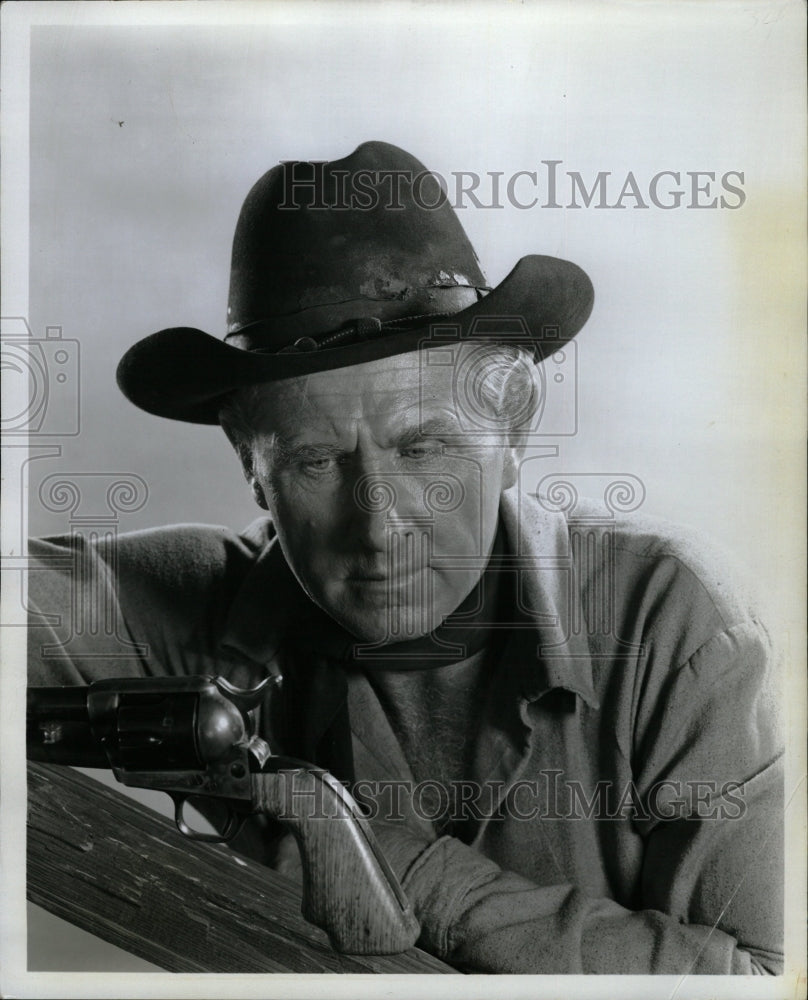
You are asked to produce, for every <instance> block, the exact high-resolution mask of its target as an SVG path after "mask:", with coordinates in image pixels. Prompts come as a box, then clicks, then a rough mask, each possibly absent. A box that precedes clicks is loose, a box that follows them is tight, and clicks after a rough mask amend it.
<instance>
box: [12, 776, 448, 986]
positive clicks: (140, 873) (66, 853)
mask: <svg viewBox="0 0 808 1000" xmlns="http://www.w3.org/2000/svg"><path fill="white" fill-rule="evenodd" d="M28 800H29V809H28V898H29V899H30V900H31V901H32V902H33V903H36V904H37V905H39V906H41V907H43V908H44V909H46V910H48V911H50V912H51V913H53V914H55V915H56V916H58V917H62V918H63V919H64V920H67V921H69V922H70V923H72V924H76V925H77V926H78V927H81V928H82V929H83V930H86V931H89V932H90V933H91V934H95V935H96V936H97V937H100V938H103V939H104V940H106V941H109V942H111V943H112V944H115V945H117V946H118V947H119V948H123V949H125V950H126V951H129V952H131V953H132V954H134V955H138V956H139V957H140V958H144V959H146V960H147V961H149V962H153V963H154V964H155V965H158V966H160V967H161V968H163V969H167V970H169V971H171V972H253V973H255V972H303V973H307V972H308V973H311V972H314V973H317V972H349V973H398V974H400V973H452V972H455V971H456V970H454V969H452V968H451V967H450V966H447V965H445V964H444V963H443V962H440V961H439V960H438V959H436V958H433V957H432V956H431V955H427V954H426V953H425V952H422V951H419V950H418V949H411V950H410V951H407V952H404V953H402V954H400V955H385V956H368V955H340V954H338V953H337V952H335V951H334V950H333V949H332V948H331V946H330V945H329V943H328V938H327V937H326V935H325V934H324V933H323V932H322V931H320V930H319V929H318V928H316V927H314V926H313V925H312V924H309V923H308V922H307V921H305V920H304V919H303V917H302V916H301V914H300V899H299V896H298V892H297V889H296V887H295V885H294V883H292V882H290V881H289V880H288V879H286V878H284V877H283V876H281V875H279V874H278V873H277V872H274V871H272V869H269V868H266V867H264V866H262V865H259V864H258V863H256V862H254V861H251V860H249V859H247V858H243V857H241V856H240V855H237V854H235V853H234V852H233V851H230V850H228V849H227V848H226V847H223V846H221V845H215V844H205V843H198V842H196V841H190V840H187V839H186V838H184V837H181V836H180V834H179V833H177V831H176V830H175V828H174V826H173V824H171V823H170V822H169V821H168V820H166V819H164V818H163V817H161V816H158V815H157V814H156V813H154V812H152V811H151V810H150V809H147V808H145V807H143V806H141V805H139V804H138V803H136V802H134V801H132V799H131V798H129V797H127V796H124V795H122V794H121V793H120V792H117V791H116V790H115V789H111V788H107V787H106V786H104V785H101V784H100V783H99V782H97V781H93V780H92V779H91V778H87V777H86V776H84V775H83V774H80V773H79V772H77V771H74V770H72V769H71V768H64V767H54V766H52V765H47V764H34V763H29V764H28Z"/></svg>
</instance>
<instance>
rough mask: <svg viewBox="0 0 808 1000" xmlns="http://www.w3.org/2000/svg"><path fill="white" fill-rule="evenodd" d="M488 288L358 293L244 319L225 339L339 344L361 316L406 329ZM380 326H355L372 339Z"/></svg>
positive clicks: (249, 345) (269, 346) (274, 350)
mask: <svg viewBox="0 0 808 1000" xmlns="http://www.w3.org/2000/svg"><path fill="white" fill-rule="evenodd" d="M488 291H489V289H488V288H485V287H480V288H476V287H471V286H461V285H457V286H454V287H451V288H430V289H417V290H413V292H412V293H411V294H409V295H407V296H406V297H405V298H401V299H371V298H366V297H363V298H356V299H351V300H348V301H342V302H337V303H334V304H329V305H324V306H315V307H312V308H310V309H303V310H301V311H300V312H296V313H288V314H284V315H282V316H270V317H267V318H265V319H261V320H256V321H255V322H252V323H248V324H243V325H241V326H239V327H238V328H237V329H231V332H230V333H228V334H227V336H226V337H225V342H226V343H228V344H230V345H231V346H232V347H238V348H240V349H241V350H244V351H254V352H260V353H261V354H279V353H281V352H282V351H284V352H285V351H286V349H288V348H290V347H291V346H292V345H293V344H294V343H296V342H297V341H298V340H301V339H304V338H305V339H307V340H312V341H314V343H315V344H316V345H317V346H318V347H320V346H322V347H326V346H328V347H336V346H338V345H339V346H341V345H342V344H343V343H346V342H347V341H348V340H349V339H350V337H351V334H350V331H349V329H348V328H349V327H356V326H357V324H359V323H360V321H361V320H371V321H372V323H373V324H376V323H379V324H381V330H401V329H406V324H407V323H409V322H417V323H419V324H422V323H423V321H424V320H425V319H429V318H430V317H435V318H436V319H439V318H441V317H444V316H450V315H452V314H453V313H456V312H460V311H462V310H463V309H467V308H468V307H469V306H471V305H474V303H475V302H478V301H479V300H480V299H481V298H483V297H484V296H485V295H486V294H487V293H488ZM378 332H379V330H378V329H377V328H376V327H375V325H374V326H373V327H372V328H371V327H367V328H365V327H362V328H359V327H357V331H356V333H358V337H359V339H368V337H370V336H372V335H374V334H376V333H378ZM356 333H355V334H354V336H355V335H356ZM332 338H335V339H332ZM326 340H327V341H328V343H327V344H326V343H325V341H326ZM309 349H311V348H309Z"/></svg>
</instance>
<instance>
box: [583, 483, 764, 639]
mask: <svg viewBox="0 0 808 1000" xmlns="http://www.w3.org/2000/svg"><path fill="white" fill-rule="evenodd" d="M566 523H567V530H568V531H569V533H570V536H571V537H572V536H574V535H576V534H577V535H578V536H580V535H581V534H584V535H587V534H588V535H589V536H590V541H591V539H592V538H597V539H598V546H599V548H600V553H601V556H600V559H599V560H597V561H596V562H595V565H594V571H593V570H592V569H590V566H589V565H588V563H591V562H592V560H591V559H590V560H587V559H586V557H585V556H582V557H581V558H580V560H579V562H580V563H581V569H582V585H583V586H584V587H586V588H592V587H596V586H602V585H603V578H604V576H605V575H606V574H608V575H609V577H610V579H613V581H614V585H613V592H614V594H615V597H616V598H618V603H622V604H623V605H624V607H627V606H629V605H630V606H631V607H632V608H633V609H641V610H642V615H643V617H644V618H645V619H646V621H647V623H648V624H649V625H650V624H651V623H652V622H654V621H656V622H657V624H662V623H663V621H667V622H668V623H670V622H671V620H675V621H678V623H679V625H680V627H681V628H682V630H686V631H693V632H699V631H702V630H705V632H709V631H716V632H718V631H727V630H732V629H734V628H735V627H736V626H740V625H743V624H745V623H751V622H760V620H761V619H762V618H764V617H765V615H764V614H763V613H762V611H761V606H760V599H759V596H758V595H757V594H756V593H755V590H754V586H753V584H752V582H751V581H750V579H749V576H748V574H747V573H746V572H745V571H744V569H743V567H742V566H741V565H740V563H739V560H738V559H737V557H735V556H733V555H732V554H731V553H730V552H729V551H727V549H726V548H724V547H723V546H722V545H721V544H720V543H718V542H716V541H715V539H713V538H710V537H708V536H707V535H706V533H705V532H704V531H701V530H699V529H697V528H694V527H692V526H689V525H684V524H680V523H677V522H675V521H670V520H668V519H666V518H662V517H655V516H652V515H649V514H644V513H640V512H639V511H633V512H620V511H613V510H608V509H607V508H605V507H604V505H603V504H602V503H598V502H597V501H589V500H585V501H584V500H582V501H580V502H579V504H577V505H576V509H575V511H574V512H573V514H572V515H569V514H568V515H567V517H566ZM575 548H576V551H578V552H579V553H584V552H585V551H586V546H585V545H584V544H581V540H580V537H579V542H578V544H577V546H576V547H575ZM590 549H591V544H590ZM597 577H599V579H597Z"/></svg>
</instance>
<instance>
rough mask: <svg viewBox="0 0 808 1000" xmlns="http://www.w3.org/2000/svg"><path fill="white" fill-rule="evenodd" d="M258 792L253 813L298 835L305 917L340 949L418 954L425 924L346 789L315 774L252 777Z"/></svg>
mask: <svg viewBox="0 0 808 1000" xmlns="http://www.w3.org/2000/svg"><path fill="white" fill-rule="evenodd" d="M275 760H276V761H277V760H278V759H277V758H276V759H275ZM287 760H288V758H287ZM289 763H292V762H291V761H289ZM295 763H296V762H295ZM274 766H275V767H277V764H275V765H274ZM252 784H253V789H252V791H253V808H254V811H255V812H264V813H267V814H269V815H271V816H272V817H274V818H275V819H279V820H280V821H281V822H283V823H284V824H285V825H286V826H287V827H288V828H289V829H290V830H291V832H292V833H293V834H294V837H295V840H296V841H297V845H298V848H299V850H300V858H301V862H302V867H303V905H302V912H303V916H304V917H305V918H306V919H307V920H309V921H310V922H311V923H313V924H316V925H317V926H318V927H320V928H322V930H324V931H325V932H326V933H327V934H328V937H329V939H330V941H331V944H332V946H333V947H334V949H335V950H336V951H340V952H344V953H348V954H355V955H392V954H395V953H397V952H401V951H406V950H407V949H408V948H412V947H413V945H414V944H415V941H416V939H417V938H418V934H419V933H420V926H419V924H418V921H417V920H416V918H415V915H414V914H413V912H412V908H411V907H410V904H409V903H408V901H407V898H406V896H405V895H404V892H403V890H402V889H401V886H400V885H399V883H398V880H397V879H396V877H395V875H394V874H393V872H392V870H391V869H390V866H389V865H388V864H387V862H386V860H385V859H384V856H383V855H382V854H381V851H380V849H379V847H378V845H377V844H376V840H375V837H374V836H373V832H372V831H371V829H370V826H369V825H368V823H367V821H366V820H365V819H364V818H363V817H362V816H361V815H360V813H359V810H358V807H357V805H356V803H355V802H354V800H353V799H352V798H351V796H350V795H349V794H348V792H347V791H346V790H345V789H344V788H343V786H342V785H341V784H340V783H339V782H338V781H337V780H336V779H335V778H334V777H332V775H330V774H329V773H328V772H327V771H319V770H313V769H311V768H310V766H309V767H289V768H288V769H284V770H277V771H275V770H273V771H271V772H267V771H265V772H262V773H260V774H253V775H252Z"/></svg>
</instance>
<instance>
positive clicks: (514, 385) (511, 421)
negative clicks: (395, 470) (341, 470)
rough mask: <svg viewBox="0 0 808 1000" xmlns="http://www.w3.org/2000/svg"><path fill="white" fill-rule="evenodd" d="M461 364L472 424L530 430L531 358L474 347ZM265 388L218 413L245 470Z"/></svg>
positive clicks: (233, 397) (239, 395) (535, 382)
mask: <svg viewBox="0 0 808 1000" xmlns="http://www.w3.org/2000/svg"><path fill="white" fill-rule="evenodd" d="M469 346H471V350H469V351H467V352H465V353H464V354H463V355H462V356H461V357H460V358H459V359H458V365H457V389H458V394H459V396H460V397H461V398H460V399H459V400H458V403H459V405H460V406H461V407H462V408H463V409H464V410H465V411H466V414H465V415H466V416H467V417H469V418H471V422H472V424H477V425H484V426H485V429H487V430H489V431H490V430H492V429H497V430H500V431H502V432H503V433H508V432H513V431H518V430H520V429H523V430H527V429H529V427H530V421H531V420H532V418H533V416H534V414H535V413H536V410H537V409H538V406H539V403H540V401H541V397H542V378H541V372H540V371H539V369H538V366H537V365H536V363H535V360H534V357H533V354H532V353H531V352H530V351H528V350H526V349H525V348H523V347H517V346H515V345H510V344H495V343H488V342H486V343H482V344H474V345H469ZM265 385H266V383H263V382H262V383H258V384H257V385H248V386H245V387H243V388H241V389H236V390H235V391H234V392H232V393H230V395H229V396H227V397H226V399H225V401H224V402H223V404H222V406H221V408H220V409H219V423H220V424H221V425H222V428H223V429H224V432H225V434H226V435H227V437H228V439H229V441H230V443H231V444H232V445H233V447H234V448H235V449H236V451H237V452H238V455H239V458H240V459H241V462H242V465H243V466H244V469H245V471H247V470H248V469H250V468H251V467H252V450H251V444H250V441H251V439H252V436H253V434H254V433H255V426H256V416H257V412H258V407H259V400H260V392H261V390H262V388H263V387H264V386H265Z"/></svg>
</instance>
